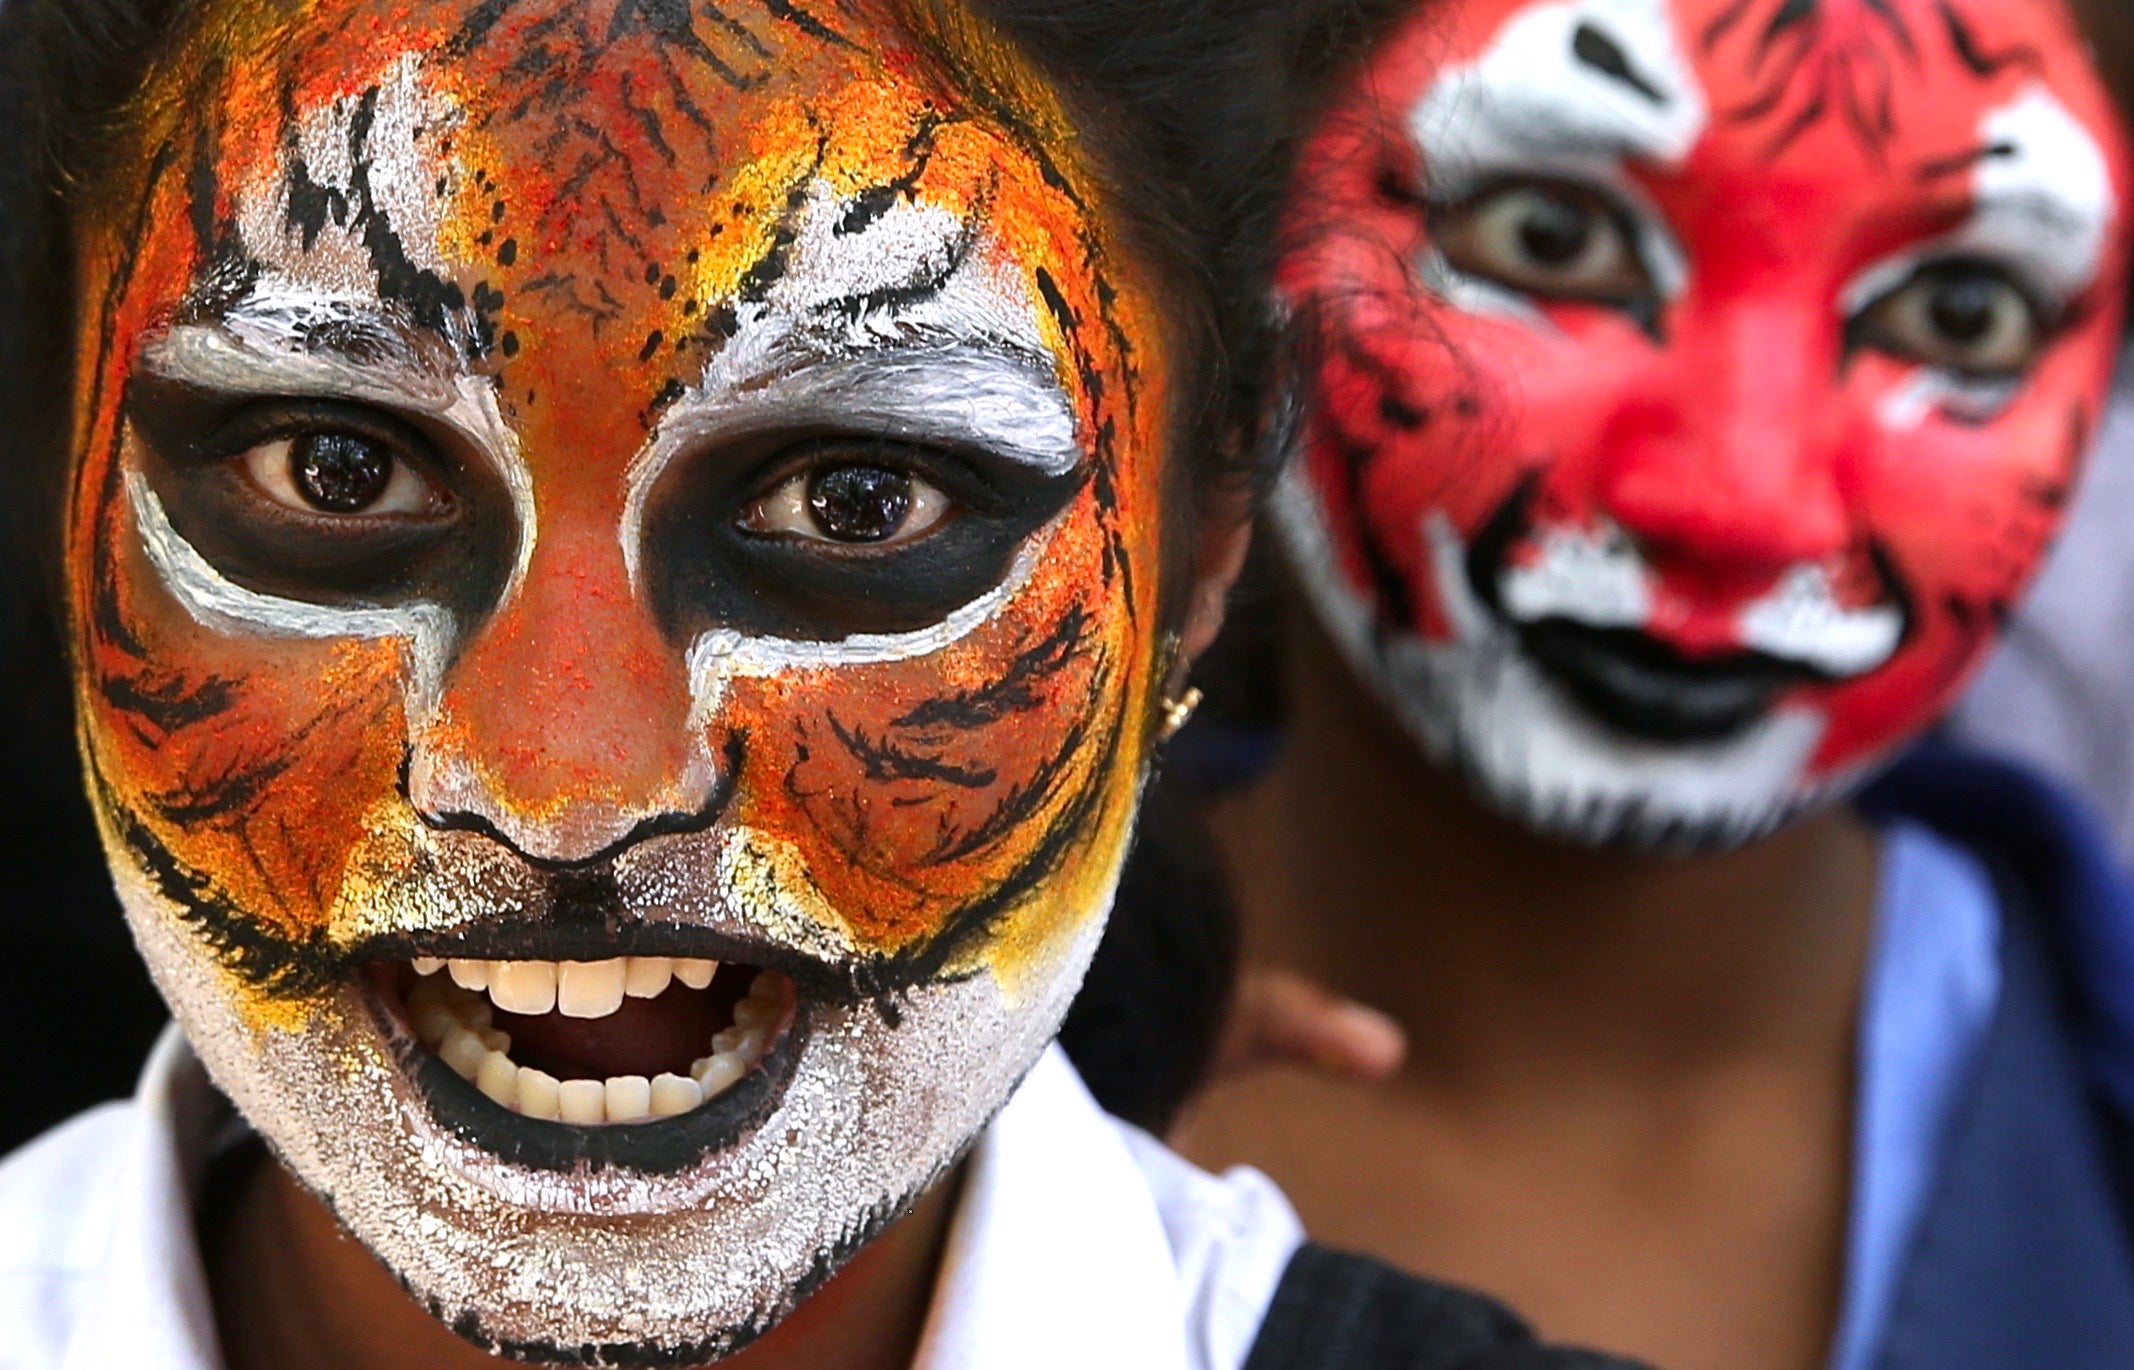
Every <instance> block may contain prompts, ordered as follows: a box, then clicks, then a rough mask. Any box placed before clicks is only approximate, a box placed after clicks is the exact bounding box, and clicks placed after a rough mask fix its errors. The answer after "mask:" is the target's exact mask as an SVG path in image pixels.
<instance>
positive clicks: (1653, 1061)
mask: <svg viewBox="0 0 2134 1370" xmlns="http://www.w3.org/2000/svg"><path fill="white" fill-rule="evenodd" d="M1306 618H1307V616H1306V615H1304V614H1301V613H1295V612H1293V613H1291V614H1290V615H1289V620H1290V622H1291V623H1292V624H1301V623H1302V621H1303V620H1305V619H1306ZM1290 637H1291V639H1292V640H1291V641H1289V642H1287V643H1285V652H1286V659H1287V660H1288V661H1289V662H1290V679H1289V682H1288V687H1289V692H1290V701H1289V702H1290V709H1289V713H1290V717H1291V718H1292V719H1293V720H1294V726H1293V728H1292V731H1291V734H1290V736H1289V738H1288V739H1287V746H1286V748H1285V751H1284V754H1283V756H1282V758H1281V760H1280V761H1279V763H1278V764H1277V766H1276V769H1275V771H1274V773H1273V774H1272V775H1271V776H1270V777H1269V779H1268V781H1267V783H1265V784H1263V785H1261V786H1259V787H1257V788H1256V789H1255V790H1254V791H1253V792H1251V793H1250V794H1249V795H1247V796H1245V797H1243V798H1241V799H1239V800H1237V801H1234V802H1232V803H1230V804H1228V805H1226V806H1225V808H1224V809H1223V810H1222V811H1221V812H1219V813H1218V814H1217V815H1216V828H1217V833H1218V838H1219V840H1221V841H1222V842H1223V844H1224V846H1225V847H1226V848H1227V851H1228V856H1229V858H1230V861H1231V869H1232V870H1233V871H1234V872H1235V873H1236V875H1237V885H1238V888H1239V890H1240V892H1241V896H1242V899H1243V902H1244V905H1245V908H1246V920H1247V925H1248V933H1247V937H1248V944H1249V946H1250V950H1251V955H1252V956H1253V957H1254V958H1255V959H1260V960H1268V961H1273V962H1276V963H1281V964H1288V965H1292V966H1295V967H1298V968H1299V969H1301V970H1303V971H1305V972H1306V973H1307V974H1309V975H1312V976H1313V977H1315V978H1317V979H1319V980H1320V981H1321V982H1322V983H1325V984H1326V985H1328V986H1329V987H1330V988H1333V989H1336V990H1338V991H1340V992H1342V993H1344V994H1347V995H1349V996H1351V997H1354V998H1357V999H1361V1000H1363V1001H1364V1002H1366V1003H1370V1004H1372V1005H1374V1006H1377V1007H1379V1008H1382V1009H1384V1010H1386V1011H1387V1012H1390V1013H1392V1014H1393V1015H1394V1016H1395V1017H1396V1018H1398V1019H1400V1020H1401V1021H1402V1022H1403V1024H1404V1026H1405V1027H1406V1028H1407V1031H1408V1034H1409V1041H1410V1058H1409V1067H1408V1070H1409V1073H1410V1075H1411V1076H1414V1077H1418V1078H1420V1079H1427V1080H1430V1081H1433V1082H1434V1083H1436V1084H1438V1085H1440V1086H1445V1087H1451V1088H1458V1087H1459V1086H1460V1085H1461V1084H1462V1083H1470V1084H1473V1085H1475V1086H1476V1087H1478V1088H1479V1087H1480V1086H1481V1084H1482V1083H1483V1082H1490V1083H1491V1087H1492V1088H1499V1087H1502V1086H1503V1085H1504V1084H1505V1082H1506V1081H1507V1080H1515V1081H1518V1082H1519V1083H1520V1087H1521V1088H1524V1089H1534V1090H1549V1089H1551V1088H1557V1087H1560V1086H1561V1085H1562V1084H1563V1083H1564V1082H1565V1081H1567V1080H1576V1081H1581V1082H1587V1083H1590V1082H1592V1081H1593V1080H1594V1079H1595V1078H1596V1074H1597V1073H1604V1074H1605V1075H1606V1076H1607V1077H1609V1078H1614V1079H1618V1080H1626V1081H1627V1080H1632V1079H1635V1078H1636V1077H1639V1076H1644V1077H1647V1078H1652V1077H1660V1078H1657V1079H1653V1083H1655V1084H1665V1083H1667V1081H1668V1079H1669V1078H1674V1079H1679V1078H1680V1077H1681V1076H1683V1075H1685V1074H1691V1073H1697V1072H1700V1071H1707V1070H1713V1069H1720V1068H1724V1067H1726V1066H1728V1065H1730V1064H1738V1063H1740V1062H1742V1061H1744V1060H1745V1059H1761V1060H1765V1061H1768V1060H1769V1059H1770V1058H1771V1056H1772V1055H1773V1053H1778V1054H1780V1055H1790V1054H1794V1053H1797V1052H1801V1051H1806V1052H1808V1053H1810V1055H1811V1056H1812V1057H1813V1058H1815V1059H1816V1060H1818V1061H1819V1062H1829V1063H1837V1064H1839V1065H1840V1066H1841V1068H1842V1066H1843V1063H1844V1062H1845V1061H1847V1060H1848V1059H1849V1055H1848V1053H1849V1052H1850V1049H1851V1035H1852V1025H1853V1021H1854V1014H1855V1010H1856V1007H1857V1002H1858V993H1859V985H1860V980H1861V976H1862V973H1863V967H1864V965H1865V962H1866V957H1867V947H1868V938H1869V935H1870V932H1871V923H1872V908H1873V897H1874V889H1875V847H1874V842H1873V839H1872V836H1871V834H1870V833H1869V832H1868V831H1867V829H1866V828H1865V826H1864V825H1863V824H1862V823H1861V822H1860V821H1859V820H1858V819H1857V818H1856V817H1854V816H1853V815H1851V814H1850V813H1849V812H1848V811H1844V810H1834V811H1829V812H1825V813H1823V814H1820V815H1816V816H1811V817H1809V818H1807V819H1805V820H1803V821H1800V822H1797V823H1794V824H1793V825H1791V826H1789V827H1788V828H1786V829H1784V830H1782V831H1781V832H1779V833H1778V834H1776V835H1774V836H1772V837H1770V838H1767V839H1765V840H1763V841H1761V842H1758V843H1755V844H1753V845H1751V846H1749V847H1746V848H1744V849H1742V850H1739V851H1734V852H1727V853H1723V854H1717V855H1708V856H1698V857H1692V858H1686V859H1684V858H1663V857H1655V856H1650V855H1643V854H1639V853H1634V852H1625V851H1612V850H1596V849H1589V848H1583V847H1578V846H1574V845H1571V844H1568V843H1565V842H1561V841H1558V840H1555V839H1551V838H1547V837H1543V836H1540V835H1538V834H1536V833H1535V832H1533V831H1532V830H1530V829H1528V828H1526V827H1524V826H1522V825H1520V824H1518V823H1516V822H1513V821H1511V820H1508V819H1505V818H1503V817H1500V816H1498V815H1497V814H1495V813H1492V812H1490V811H1488V810H1486V809H1484V808H1483V807H1482V806H1481V805H1480V804H1478V803H1477V802H1476V801H1475V800H1474V799H1473V798H1471V797H1470V795H1469V794H1468V792H1467V790H1466V789H1465V787H1464V785H1463V784H1462V783H1461V782H1460V781H1459V780H1458V779H1457V778H1455V777H1452V776H1450V775H1448V774H1446V773H1443V772H1441V771H1439V770H1437V769H1436V768H1435V767H1433V766H1432V765H1430V764H1429V763H1428V762H1426V761H1425V760H1424V759H1423V757H1422V755H1421V753H1420V752H1419V751H1418V749H1417V747H1416V745H1415V744H1414V742H1413V741H1412V740H1410V739H1409V738H1408V737H1407V736H1406V734H1405V733H1403V732H1402V731H1400V729H1399V728H1398V726H1397V725H1396V724H1395V723H1394V722H1393V721H1392V720H1391V719H1390V718H1389V716H1388V715H1387V714H1386V712H1385V711H1384V709H1383V708H1381V707H1380V706H1379V705H1378V704H1377V703H1376V701H1375V700H1373V699H1371V698H1370V697H1369V696H1368V694H1367V692H1366V691H1365V690H1364V689H1363V688H1362V687H1361V686H1360V685H1359V684H1358V683H1357V682H1356V681H1355V679H1354V677H1353V676H1352V675H1351V674H1350V673H1349V672H1348V670H1347V669H1346V668H1345V666H1344V664H1343V663H1342V662H1341V661H1340V660H1339V659H1338V657H1337V656H1336V654H1335V652H1334V650H1333V648H1332V647H1331V645H1330V644H1329V643H1328V642H1327V641H1326V640H1325V638H1324V637H1323V636H1322V635H1321V634H1320V633H1319V632H1318V631H1317V630H1316V627H1315V626H1311V627H1301V626H1300V627H1298V628H1297V629H1296V630H1294V631H1292V632H1291V634H1290ZM1513 1064H1516V1066H1517V1070H1516V1071H1514V1072H1512V1073H1510V1074H1507V1073H1506V1071H1505V1069H1504V1067H1506V1066H1508V1065H1513ZM1581 1092H1582V1091H1581Z"/></svg>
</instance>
